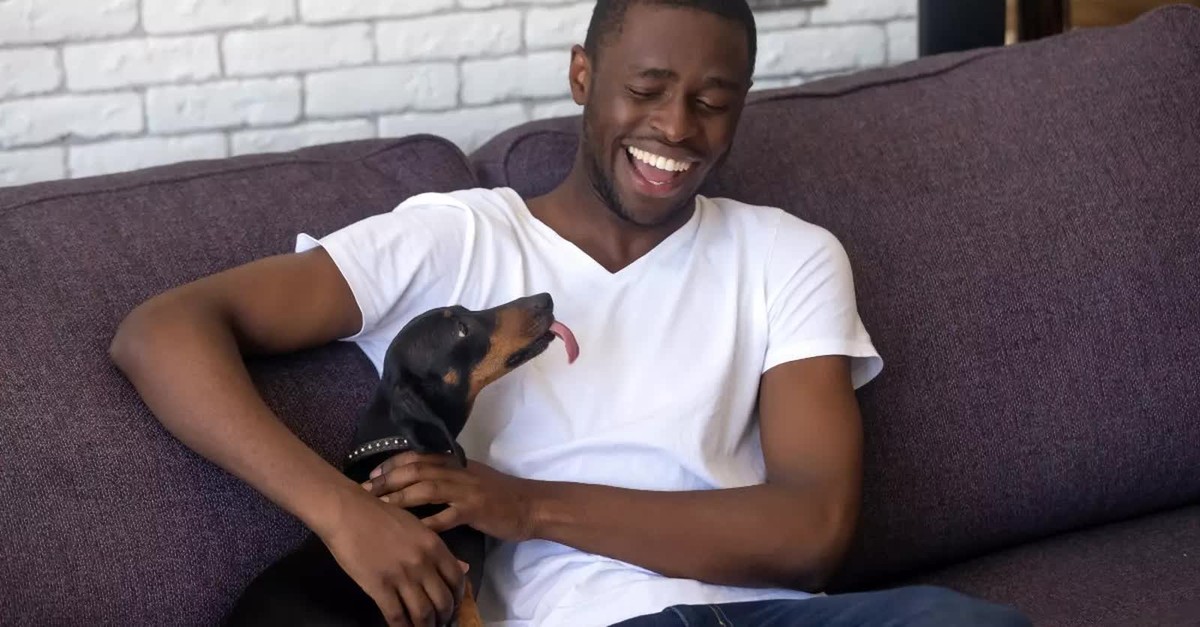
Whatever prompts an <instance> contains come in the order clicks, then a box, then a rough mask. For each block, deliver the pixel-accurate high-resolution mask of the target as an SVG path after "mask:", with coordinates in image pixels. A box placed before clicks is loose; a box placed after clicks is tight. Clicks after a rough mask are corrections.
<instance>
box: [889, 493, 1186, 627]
mask: <svg viewBox="0 0 1200 627" xmlns="http://www.w3.org/2000/svg"><path fill="white" fill-rule="evenodd" d="M1197 581H1200V507H1197V506H1193V507H1188V508H1182V509H1179V510H1175V511H1171V512H1167V513H1163V514H1157V515H1149V516H1146V517H1144V518H1140V519H1137V520H1133V521H1128V522H1122V523H1116V524H1112V525H1108V526H1105V527H1101V528H1099V529H1093V530H1088V531H1079V532H1073V533H1069V534H1067V535H1064V536H1062V537H1056V538H1051V539H1048V540H1044V541H1041V542H1036V543H1033V544H1030V545H1027V546H1023V547H1020V548H1016V549H1011V550H1008V551H1004V552H1002V553H998V554H996V555H991V556H988V557H983V558H979V559H976V560H972V561H970V562H968V563H966V564H961V565H958V566H954V567H951V568H948V569H945V570H941V571H938V572H935V573H931V574H928V575H923V576H921V577H917V578H915V579H913V580H910V581H906V582H903V583H910V584H913V583H915V584H932V585H938V586H946V587H949V588H953V589H955V590H959V591H960V592H964V593H966V594H971V595H975V596H978V597H982V598H985V599H989V600H992V601H997V602H1001V603H1009V604H1012V605H1015V606H1016V607H1018V608H1020V609H1021V610H1022V611H1024V612H1025V613H1026V614H1027V615H1028V616H1029V617H1030V618H1031V619H1032V620H1033V623H1034V624H1035V625H1038V626H1039V627H1127V626H1128V625H1194V624H1196V621H1197V620H1198V619H1200V594H1197V593H1196V582H1197Z"/></svg>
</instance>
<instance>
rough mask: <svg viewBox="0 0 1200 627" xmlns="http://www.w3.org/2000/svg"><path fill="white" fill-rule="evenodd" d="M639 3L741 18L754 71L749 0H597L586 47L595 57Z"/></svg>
mask: <svg viewBox="0 0 1200 627" xmlns="http://www.w3.org/2000/svg"><path fill="white" fill-rule="evenodd" d="M635 4H647V5H660V6H671V7H683V8H688V9H695V10H697V11H705V12H707V13H712V14H714V15H719V16H721V17H723V18H726V19H729V20H733V21H735V22H738V23H739V24H741V25H742V26H743V27H744V28H745V29H746V45H747V51H748V52H749V54H750V73H751V74H753V73H754V64H755V61H756V58H757V56H758V28H757V26H756V25H755V22H754V11H752V10H750V5H748V4H746V0H597V1H596V8H595V9H593V10H592V20H591V22H589V23H588V31H587V39H585V40H584V43H583V48H584V50H585V51H586V52H587V54H588V57H590V58H591V59H592V60H593V61H595V60H596V59H598V58H599V57H598V55H597V53H598V52H599V51H600V47H601V46H602V45H603V44H604V43H605V41H606V40H607V39H608V38H609V37H611V36H613V35H615V34H617V33H619V32H620V31H621V25H622V24H623V23H624V21H625V12H626V11H628V10H629V7H631V6H633V5H635Z"/></svg>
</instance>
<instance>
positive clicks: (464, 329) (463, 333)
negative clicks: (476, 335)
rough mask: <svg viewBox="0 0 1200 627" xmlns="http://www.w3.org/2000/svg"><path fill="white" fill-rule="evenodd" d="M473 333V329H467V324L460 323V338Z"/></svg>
mask: <svg viewBox="0 0 1200 627" xmlns="http://www.w3.org/2000/svg"><path fill="white" fill-rule="evenodd" d="M470 333H471V329H469V328H467V324H466V323H465V322H459V323H458V337H467V335H469V334H470Z"/></svg>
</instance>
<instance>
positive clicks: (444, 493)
mask: <svg viewBox="0 0 1200 627" xmlns="http://www.w3.org/2000/svg"><path fill="white" fill-rule="evenodd" d="M381 498H382V499H383V501H384V502H386V503H391V504H392V505H397V506H399V507H417V506H418V505H446V504H449V503H454V502H456V501H458V500H459V499H460V498H462V489H461V488H460V487H459V486H458V485H456V484H453V483H447V482H445V481H422V482H421V483H417V484H414V485H410V486H408V487H407V488H404V489H403V490H400V491H398V492H391V493H389V494H385V495H383V496H382V497H381Z"/></svg>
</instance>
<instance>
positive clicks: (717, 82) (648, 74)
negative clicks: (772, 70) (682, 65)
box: [633, 67, 742, 91]
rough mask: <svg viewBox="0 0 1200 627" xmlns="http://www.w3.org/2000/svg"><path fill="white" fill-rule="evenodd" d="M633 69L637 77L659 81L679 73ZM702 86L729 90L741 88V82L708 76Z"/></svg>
mask: <svg viewBox="0 0 1200 627" xmlns="http://www.w3.org/2000/svg"><path fill="white" fill-rule="evenodd" d="M633 71H634V73H635V74H636V75H637V76H638V77H639V78H649V79H653V80H660V81H671V80H677V79H678V78H679V74H678V73H677V72H675V70H668V69H666V68H658V67H647V68H639V67H634V68H633ZM704 86H705V87H716V88H719V89H728V90H730V91H739V90H741V88H742V84H741V83H740V82H738V81H736V80H732V79H728V78H724V77H721V76H709V77H708V78H706V79H704Z"/></svg>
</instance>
